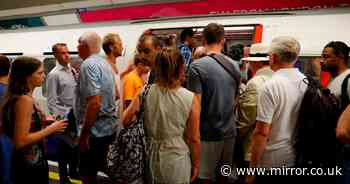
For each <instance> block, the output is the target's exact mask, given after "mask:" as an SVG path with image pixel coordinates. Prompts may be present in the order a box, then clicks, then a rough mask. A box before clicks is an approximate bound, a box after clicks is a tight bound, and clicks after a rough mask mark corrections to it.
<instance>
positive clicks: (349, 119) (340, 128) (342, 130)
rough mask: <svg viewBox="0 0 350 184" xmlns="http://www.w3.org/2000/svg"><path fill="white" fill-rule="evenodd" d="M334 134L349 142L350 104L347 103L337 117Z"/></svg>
mask: <svg viewBox="0 0 350 184" xmlns="http://www.w3.org/2000/svg"><path fill="white" fill-rule="evenodd" d="M336 134H337V138H338V139H339V140H341V141H343V142H345V143H350V105H348V107H347V108H346V109H345V110H344V112H343V113H342V114H341V116H340V118H339V121H338V124H337V128H336Z"/></svg>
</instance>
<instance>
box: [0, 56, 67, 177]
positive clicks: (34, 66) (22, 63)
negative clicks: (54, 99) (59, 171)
mask: <svg viewBox="0 0 350 184" xmlns="http://www.w3.org/2000/svg"><path fill="white" fill-rule="evenodd" d="M44 78H45V74H44V68H43V65H42V63H41V62H40V61H39V60H37V59H35V58H31V57H19V58H17V59H16V60H15V61H14V62H13V63H12V66H11V71H10V77H9V84H8V90H7V94H6V96H5V102H4V106H3V107H2V110H1V120H2V130H3V132H4V134H5V135H7V136H8V137H9V138H10V139H11V140H12V142H13V143H14V146H15V150H14V154H13V159H12V160H13V162H12V171H13V173H12V176H13V183H15V184H17V183H36V184H44V183H45V184H47V183H49V179H48V172H49V171H48V165H47V160H46V159H45V153H44V143H43V139H44V138H45V137H47V136H48V135H51V134H53V133H55V132H63V131H64V130H65V128H66V127H67V123H65V122H63V121H56V122H53V123H52V124H50V125H48V126H47V127H45V128H43V125H42V124H44V123H47V120H46V119H43V118H45V116H44V115H43V114H40V113H41V111H40V109H39V108H38V106H37V105H36V104H35V101H34V98H33V96H32V93H33V90H34V88H35V87H38V86H41V85H42V83H43V81H44Z"/></svg>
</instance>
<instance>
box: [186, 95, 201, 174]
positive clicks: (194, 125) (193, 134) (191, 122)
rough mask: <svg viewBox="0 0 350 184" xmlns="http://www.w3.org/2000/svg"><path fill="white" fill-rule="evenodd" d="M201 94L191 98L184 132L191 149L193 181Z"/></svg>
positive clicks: (198, 148) (196, 171)
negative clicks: (190, 106)
mask: <svg viewBox="0 0 350 184" xmlns="http://www.w3.org/2000/svg"><path fill="white" fill-rule="evenodd" d="M200 101H201V95H200V94H196V95H195V96H194V98H193V102H192V108H191V112H190V115H189V118H188V121H187V128H186V130H185V131H186V132H185V139H186V143H187V144H188V145H189V147H190V150H191V158H192V159H191V160H192V177H191V181H193V180H194V179H195V178H196V177H197V176H198V171H199V170H198V169H199V164H200V149H201V148H200V131H199V122H200V111H201V106H200Z"/></svg>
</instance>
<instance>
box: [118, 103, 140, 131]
mask: <svg viewBox="0 0 350 184" xmlns="http://www.w3.org/2000/svg"><path fill="white" fill-rule="evenodd" d="M140 105H141V104H140V98H139V97H137V98H135V99H134V100H133V101H132V102H131V103H130V105H129V106H128V107H127V108H126V110H125V111H124V112H123V116H122V122H123V125H124V127H126V126H128V125H129V124H130V123H131V120H132V119H133V117H134V116H135V115H136V113H137V112H139V111H140Z"/></svg>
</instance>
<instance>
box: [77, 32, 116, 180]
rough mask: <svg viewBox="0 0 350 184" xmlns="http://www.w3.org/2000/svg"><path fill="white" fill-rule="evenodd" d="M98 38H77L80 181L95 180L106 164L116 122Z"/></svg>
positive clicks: (87, 35) (107, 69)
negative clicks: (79, 59)
mask: <svg viewBox="0 0 350 184" xmlns="http://www.w3.org/2000/svg"><path fill="white" fill-rule="evenodd" d="M101 43H102V39H101V37H100V36H99V35H98V34H97V33H95V32H87V33H85V34H83V35H82V36H81V37H80V38H79V45H78V53H79V56H80V57H81V58H82V59H83V60H84V61H83V63H82V64H81V66H80V80H79V98H80V100H79V102H80V111H79V113H77V114H78V117H77V118H78V120H79V121H80V122H81V123H82V125H83V127H82V130H81V135H80V140H79V149H80V175H81V177H82V180H83V183H84V184H96V183H97V171H98V170H99V171H101V170H103V169H104V168H105V167H106V165H107V163H106V157H107V151H108V147H109V145H110V144H111V143H112V141H113V139H114V133H115V131H114V128H113V127H114V125H115V123H116V122H117V117H116V113H115V111H116V105H115V94H116V90H115V89H116V88H115V77H114V72H113V70H112V67H111V65H110V64H109V63H108V62H107V61H106V59H104V58H102V57H101V56H99V55H98V53H99V52H100V50H101Z"/></svg>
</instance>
